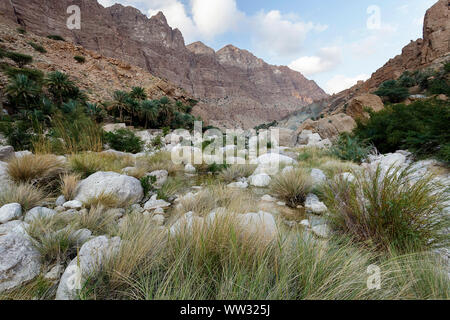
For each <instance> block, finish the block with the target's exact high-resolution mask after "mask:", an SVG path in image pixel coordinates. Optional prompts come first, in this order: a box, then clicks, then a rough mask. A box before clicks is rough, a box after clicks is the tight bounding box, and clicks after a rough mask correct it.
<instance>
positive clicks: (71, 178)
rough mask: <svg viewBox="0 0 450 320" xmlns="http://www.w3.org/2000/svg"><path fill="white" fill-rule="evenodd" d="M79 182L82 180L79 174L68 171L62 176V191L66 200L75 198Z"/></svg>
mask: <svg viewBox="0 0 450 320" xmlns="http://www.w3.org/2000/svg"><path fill="white" fill-rule="evenodd" d="M78 182H80V176H79V175H78V174H68V173H66V174H64V175H62V176H61V193H62V195H63V196H64V198H65V199H66V201H70V200H73V199H74V198H75V196H76V190H77V186H78Z"/></svg>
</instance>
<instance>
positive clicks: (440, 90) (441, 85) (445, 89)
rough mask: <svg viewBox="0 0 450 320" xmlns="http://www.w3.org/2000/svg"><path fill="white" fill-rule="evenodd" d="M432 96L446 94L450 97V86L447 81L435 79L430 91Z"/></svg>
mask: <svg viewBox="0 0 450 320" xmlns="http://www.w3.org/2000/svg"><path fill="white" fill-rule="evenodd" d="M428 91H429V93H431V94H445V95H446V96H449V97H450V84H449V81H447V80H446V79H444V78H442V79H434V80H433V81H431V83H430V85H429V89H428Z"/></svg>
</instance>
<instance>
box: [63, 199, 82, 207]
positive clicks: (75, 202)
mask: <svg viewBox="0 0 450 320" xmlns="http://www.w3.org/2000/svg"><path fill="white" fill-rule="evenodd" d="M63 207H64V208H68V209H81V208H82V207H83V203H81V201H78V200H72V201H67V202H66V203H64V204H63Z"/></svg>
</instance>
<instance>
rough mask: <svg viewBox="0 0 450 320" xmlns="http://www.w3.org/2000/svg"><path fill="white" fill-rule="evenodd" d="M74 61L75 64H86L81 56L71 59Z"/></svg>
mask: <svg viewBox="0 0 450 320" xmlns="http://www.w3.org/2000/svg"><path fill="white" fill-rule="evenodd" d="M73 58H74V59H75V61H76V62H78V63H85V62H86V58H85V57H83V56H75V57H73Z"/></svg>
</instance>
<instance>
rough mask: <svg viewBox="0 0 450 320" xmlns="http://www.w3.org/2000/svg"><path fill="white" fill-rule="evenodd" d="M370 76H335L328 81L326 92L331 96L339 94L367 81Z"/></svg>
mask: <svg viewBox="0 0 450 320" xmlns="http://www.w3.org/2000/svg"><path fill="white" fill-rule="evenodd" d="M369 78H370V76H369V75H367V74H359V75H357V76H355V77H347V76H345V75H342V74H338V75H335V76H334V77H333V78H331V79H330V80H328V82H327V83H326V85H325V91H326V92H327V93H329V94H333V93H338V92H341V91H343V90H345V89H348V88H350V87H352V86H354V85H355V84H356V83H357V82H358V81H359V80H367V79H369Z"/></svg>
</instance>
